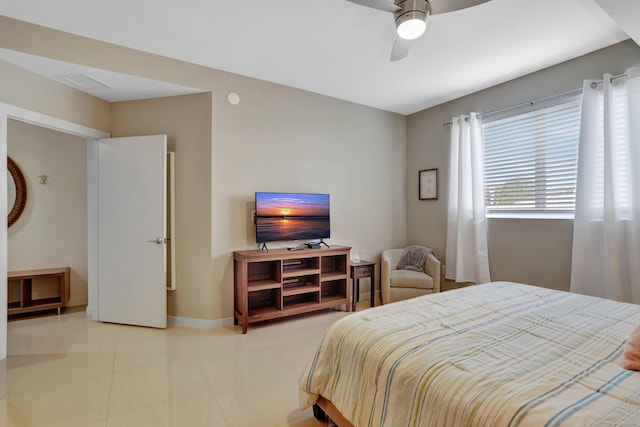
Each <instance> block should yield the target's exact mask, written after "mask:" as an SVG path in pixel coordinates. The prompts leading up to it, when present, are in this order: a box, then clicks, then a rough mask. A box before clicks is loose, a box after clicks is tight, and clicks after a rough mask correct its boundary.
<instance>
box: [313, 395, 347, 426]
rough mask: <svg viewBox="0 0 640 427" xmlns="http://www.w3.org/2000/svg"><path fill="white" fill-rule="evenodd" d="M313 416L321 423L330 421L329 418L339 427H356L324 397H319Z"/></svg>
mask: <svg viewBox="0 0 640 427" xmlns="http://www.w3.org/2000/svg"><path fill="white" fill-rule="evenodd" d="M313 416H314V417H315V418H316V419H317V420H319V421H328V420H327V417H329V418H330V419H331V421H333V422H334V423H336V425H337V426H338V427H355V426H354V425H353V424H351V423H350V422H349V420H347V419H346V418H345V417H343V416H342V414H341V413H340V411H339V410H338V408H336V407H335V406H334V405H333V403H331V401H330V400H328V399H325V398H324V397H322V396H320V397H318V401H317V402H316V403H315V405H313Z"/></svg>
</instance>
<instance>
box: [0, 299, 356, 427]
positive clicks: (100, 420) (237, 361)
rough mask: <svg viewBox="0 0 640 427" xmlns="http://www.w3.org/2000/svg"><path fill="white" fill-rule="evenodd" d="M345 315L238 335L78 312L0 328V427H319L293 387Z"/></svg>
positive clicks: (259, 328)
mask: <svg viewBox="0 0 640 427" xmlns="http://www.w3.org/2000/svg"><path fill="white" fill-rule="evenodd" d="M363 300H364V301H366V299H365V298H363ZM363 304H364V305H365V306H367V305H368V304H366V303H362V302H361V303H359V304H358V307H359V309H362V308H365V306H363ZM345 315H346V313H345V312H342V311H323V312H318V313H315V314H311V315H305V316H298V317H295V318H291V319H286V320H281V321H277V322H269V323H264V324H257V325H255V326H250V327H249V332H248V334H246V335H242V334H241V333H240V327H239V326H236V327H229V328H222V329H217V330H199V329H189V328H177V327H170V328H168V329H165V330H158V329H150V328H141V327H132V326H123V325H114V324H107V323H99V322H95V321H92V320H90V319H88V318H87V317H86V315H85V313H84V312H76V313H70V314H62V315H61V316H56V315H52V316H46V317H37V318H31V319H24V320H16V321H10V322H9V324H8V352H9V356H8V358H7V359H6V360H5V361H1V362H0V426H6V427H13V426H21V427H28V426H38V427H42V426H64V427H72V426H86V427H115V426H135V427H144V426H153V427H158V426H180V427H183V426H185V427H197V426H214V427H218V426H219V427H236V426H241V427H244V426H247V427H262V426H264V427H280V426H296V427H311V426H315V427H319V426H323V425H325V426H326V424H323V423H320V422H319V421H317V420H315V419H314V418H313V414H312V411H311V410H310V409H309V410H306V411H304V412H302V411H300V410H299V409H298V391H297V390H298V387H297V383H298V378H299V376H300V373H301V372H302V370H303V368H304V366H305V364H306V363H307V361H308V360H309V359H310V358H311V356H312V354H313V352H314V351H315V347H316V345H317V343H318V342H319V340H320V338H321V336H322V334H323V333H324V331H325V330H326V328H327V327H328V326H329V325H330V324H331V323H333V322H334V321H336V320H338V319H340V318H341V317H343V316H345Z"/></svg>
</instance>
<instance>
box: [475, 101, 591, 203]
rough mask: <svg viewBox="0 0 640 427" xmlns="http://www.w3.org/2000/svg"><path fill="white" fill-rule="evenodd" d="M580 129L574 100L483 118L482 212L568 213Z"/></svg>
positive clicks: (576, 103)
mask: <svg viewBox="0 0 640 427" xmlns="http://www.w3.org/2000/svg"><path fill="white" fill-rule="evenodd" d="M579 134H580V101H579V100H575V101H571V102H567V103H563V104H560V105H556V106H553V107H548V108H544V109H540V110H537V111H533V112H529V113H526V114H520V115H517V116H513V117H508V118H505V119H500V120H495V121H491V122H487V123H484V124H483V126H482V136H483V149H484V192H485V205H486V208H487V213H488V214H491V213H508V212H510V213H569V212H573V211H574V207H575V189H576V176H577V164H578V140H579Z"/></svg>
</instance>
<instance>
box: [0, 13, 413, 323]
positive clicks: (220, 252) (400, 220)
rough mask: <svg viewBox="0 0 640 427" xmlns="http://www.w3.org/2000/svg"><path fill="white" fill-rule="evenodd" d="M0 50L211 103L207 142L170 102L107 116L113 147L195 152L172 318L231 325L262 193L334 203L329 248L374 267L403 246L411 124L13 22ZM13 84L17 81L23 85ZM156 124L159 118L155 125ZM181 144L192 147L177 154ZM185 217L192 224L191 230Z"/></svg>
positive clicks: (128, 106) (1, 28)
mask: <svg viewBox="0 0 640 427" xmlns="http://www.w3.org/2000/svg"><path fill="white" fill-rule="evenodd" d="M0 47H4V48H7V49H13V50H17V51H21V52H25V53H30V54H34V55H41V56H46V57H50V58H53V59H58V60H63V61H69V62H75V63H79V64H82V65H87V66H91V67H97V68H103V69H108V70H111V71H116V72H121V73H127V74H132V75H137V76H142V77H146V78H152V79H157V80H162V81H167V82H171V83H177V84H182V85H186V86H191V87H197V88H201V89H203V90H206V91H210V92H211V95H208V96H210V107H208V108H209V110H210V112H209V116H208V117H206V118H205V119H203V121H202V122H198V124H197V126H198V129H201V127H200V125H205V126H209V127H210V133H211V136H210V138H209V140H204V138H203V139H202V140H200V137H197V138H192V137H191V136H189V137H188V138H185V137H184V136H183V133H184V132H186V131H187V130H186V128H185V126H184V123H186V122H187V121H188V120H189V118H188V117H185V116H183V114H182V112H180V111H177V110H173V113H175V114H171V110H172V108H174V107H175V106H176V105H178V107H179V106H180V105H181V104H180V103H179V102H178V104H176V105H174V104H172V102H174V101H171V100H165V101H161V100H159V101H148V102H139V103H138V102H135V103H120V104H116V105H114V106H113V109H112V110H110V111H109V112H106V113H105V114H104V117H108V122H109V128H112V129H113V133H114V135H115V134H118V135H124V134H126V133H130V132H137V131H139V132H141V133H142V132H151V131H153V133H161V132H162V133H168V134H170V135H171V134H172V133H173V132H175V134H174V135H173V136H174V138H175V139H174V144H175V148H176V151H178V150H179V149H184V150H187V151H188V153H187V156H186V158H185V156H184V153H183V154H182V155H179V154H176V156H177V158H176V160H177V161H178V162H186V163H187V164H186V168H185V165H184V163H183V164H180V163H179V167H180V169H181V171H180V172H177V177H176V179H177V182H180V181H181V180H182V181H183V182H184V181H186V182H184V185H185V186H188V187H189V188H187V189H186V190H183V191H186V192H187V193H186V194H183V195H182V196H178V197H184V198H185V200H187V199H188V200H189V201H192V202H194V203H195V205H190V203H189V202H186V206H182V205H180V206H179V208H178V209H179V211H180V212H182V214H181V215H182V216H183V219H182V220H179V221H185V223H183V230H187V231H185V233H187V235H186V236H180V235H178V236H177V238H178V239H179V240H178V242H180V240H183V241H184V243H183V245H188V246H186V249H184V248H185V246H183V250H184V251H186V252H182V253H180V254H178V258H179V260H178V265H177V266H176V268H177V270H178V271H179V273H178V274H179V275H182V276H179V279H178V280H179V283H178V287H179V288H180V287H185V286H188V287H189V293H188V294H187V293H186V291H185V292H184V293H178V292H177V291H176V294H175V296H174V297H172V301H171V314H173V315H175V316H181V317H197V318H204V319H221V318H228V317H231V316H232V313H233V274H232V252H233V251H234V250H238V249H247V248H254V247H255V236H254V233H255V231H254V229H253V225H252V224H251V220H250V211H251V209H252V204H253V198H254V192H255V191H306V192H326V193H330V194H331V215H332V217H331V219H332V230H331V232H332V238H331V239H330V240H329V243H330V244H345V245H350V246H353V247H355V248H356V249H357V250H359V251H360V252H361V253H362V257H363V258H365V259H373V260H378V257H379V254H380V251H382V250H383V249H385V248H389V247H397V246H400V245H403V244H404V242H405V236H406V204H407V201H406V192H405V191H406V181H405V167H406V139H407V136H406V118H405V117H404V116H400V115H397V114H393V113H388V112H383V111H380V110H376V109H372V108H368V107H364V106H361V105H357V104H353V103H348V102H344V101H340V100H337V99H333V98H328V97H324V96H321V95H317V94H312V93H309V92H305V91H301V90H297V89H293V88H288V87H284V86H280V85H276V84H271V83H267V82H263V81H259V80H255V79H250V78H246V77H242V76H239V75H234V74H231V73H226V72H223V71H218V70H212V69H208V68H205V67H201V66H196V65H193V64H187V63H183V62H179V61H174V60H171V59H168V58H164V57H159V56H155V55H151V54H147V53H142V52H137V51H134V50H131V49H125V48H122V47H118V46H113V45H109V44H107V43H101V42H97V41H93V40H89V39H85V38H81V37H76V36H72V35H70V34H66V33H62V32H58V31H54V30H49V29H46V28H43V27H38V26H35V25H31V24H26V23H23V22H20V21H16V20H12V19H9V18H6V17H0ZM18 74H19V76H17V78H19V79H23V78H24V77H23V76H22V73H18ZM29 78H30V79H32V78H34V76H33V75H30V77H29ZM4 90H6V91H7V93H4V92H3V89H2V87H0V101H4V102H8V101H5V99H8V100H16V99H17V100H19V99H20V97H21V96H22V95H24V96H25V97H26V98H27V99H31V100H32V101H30V102H29V104H28V106H29V107H30V108H33V109H35V110H36V111H41V112H45V111H51V109H52V108H51V106H54V105H55V102H56V101H55V100H54V99H49V98H47V97H46V95H45V94H44V93H43V92H42V91H40V93H33V92H32V91H30V90H29V86H28V85H26V84H25V85H22V86H21V88H20V91H19V92H18V93H13V92H11V91H10V90H9V88H5V89H4ZM231 91H234V92H237V93H238V94H239V95H240V103H239V104H238V105H236V106H232V105H230V104H229V103H228V102H227V100H226V96H227V94H228V93H229V92H231ZM62 96H64V97H65V98H66V95H62ZM44 98H46V99H44ZM191 99H195V98H190V99H189V102H187V104H189V107H188V108H187V110H186V111H187V112H188V111H191V112H193V111H194V110H193V109H192V108H193V107H192V106H193V105H194V104H197V103H198V102H199V101H193V102H194V104H191ZM175 102H177V101H175ZM54 109H55V108H54ZM156 112H157V113H158V117H150V114H151V115H153V114H155V113H156ZM197 112H198V113H199V112H201V110H200V109H198V111H197ZM67 113H68V114H67ZM76 113H77V117H78V118H79V119H80V118H82V117H83V116H82V114H81V112H75V113H74V112H73V111H71V110H69V111H67V110H65V111H64V116H65V117H64V118H65V119H67V120H70V121H74V117H75V115H74V114H76ZM111 114H113V115H114V117H113V118H111V117H110V116H111ZM176 116H179V117H180V118H177V117H176ZM138 119H139V122H140V123H141V125H140V126H139V127H137V125H135V122H136V121H137V120H138ZM81 124H85V125H87V126H90V124H88V123H87V122H83V123H81ZM94 127H98V128H100V129H102V128H101V127H99V126H97V125H94ZM108 130H111V129H108ZM198 132H200V130H199V131H198ZM187 133H188V132H187ZM196 139H197V141H196ZM185 140H189V142H188V143H187V144H185V145H181V143H182V142H184V141H185ZM206 153H209V154H208V157H207V154H206ZM181 158H182V160H180V159H181ZM187 159H189V160H187ZM206 206H209V213H208V215H209V217H208V218H207V219H206V220H205V219H203V218H202V217H201V215H206V214H207V208H206ZM196 209H197V210H198V212H193V210H196ZM178 215H180V214H178V213H177V216H178ZM186 215H194V216H196V217H197V218H195V219H194V223H193V224H188V228H187V224H186V222H188V217H187V216H186ZM185 239H186V240H185ZM201 239H203V240H204V241H205V242H206V244H207V247H206V248H205V247H204V243H203V242H202V241H201ZM178 244H179V245H180V243H178ZM179 250H180V249H179ZM180 260H182V262H181V261H180ZM186 270H188V271H186ZM180 277H183V278H187V280H186V283H180Z"/></svg>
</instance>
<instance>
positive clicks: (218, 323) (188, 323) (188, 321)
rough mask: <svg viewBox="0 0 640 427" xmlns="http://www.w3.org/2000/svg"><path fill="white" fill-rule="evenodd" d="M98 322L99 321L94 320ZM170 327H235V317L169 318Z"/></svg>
mask: <svg viewBox="0 0 640 427" xmlns="http://www.w3.org/2000/svg"><path fill="white" fill-rule="evenodd" d="M87 317H91V318H93V309H92V308H91V307H89V306H87ZM94 320H97V319H94ZM167 325H168V326H180V327H185V328H195V329H219V328H226V327H227V326H233V317H225V318H222V319H215V320H206V319H194V318H191V317H178V316H167Z"/></svg>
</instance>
